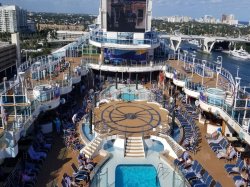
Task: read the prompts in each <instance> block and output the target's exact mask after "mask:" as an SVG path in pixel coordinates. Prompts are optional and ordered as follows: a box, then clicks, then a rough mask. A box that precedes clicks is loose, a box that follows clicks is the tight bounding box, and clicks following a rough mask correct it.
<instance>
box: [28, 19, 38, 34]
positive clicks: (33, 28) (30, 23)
mask: <svg viewBox="0 0 250 187" xmlns="http://www.w3.org/2000/svg"><path fill="white" fill-rule="evenodd" d="M27 26H28V30H29V31H30V32H36V30H37V29H36V23H35V22H34V21H33V20H28V21H27Z"/></svg>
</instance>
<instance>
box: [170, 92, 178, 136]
mask: <svg viewBox="0 0 250 187" xmlns="http://www.w3.org/2000/svg"><path fill="white" fill-rule="evenodd" d="M178 94H179V91H178V90H176V91H175V93H174V95H173V103H172V122H171V126H170V135H171V136H172V135H173V133H174V125H175V112H176V97H177V96H178Z"/></svg>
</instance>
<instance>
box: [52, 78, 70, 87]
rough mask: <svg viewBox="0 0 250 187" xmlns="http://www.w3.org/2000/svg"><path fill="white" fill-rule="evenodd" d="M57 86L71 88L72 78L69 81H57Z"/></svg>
mask: <svg viewBox="0 0 250 187" xmlns="http://www.w3.org/2000/svg"><path fill="white" fill-rule="evenodd" d="M55 82H56V84H58V86H59V87H69V86H71V85H72V80H71V78H70V79H68V80H56V81H55Z"/></svg>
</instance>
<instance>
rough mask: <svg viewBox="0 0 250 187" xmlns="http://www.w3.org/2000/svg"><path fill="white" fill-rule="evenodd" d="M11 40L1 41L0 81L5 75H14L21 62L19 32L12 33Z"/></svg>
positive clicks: (9, 76) (8, 76)
mask: <svg viewBox="0 0 250 187" xmlns="http://www.w3.org/2000/svg"><path fill="white" fill-rule="evenodd" d="M11 42H12V43H11V44H10V43H3V42H2V43H0V82H2V81H3V77H7V78H8V79H9V78H11V77H13V75H14V74H16V67H17V66H19V65H20V62H21V54H20V41H19V33H13V34H11Z"/></svg>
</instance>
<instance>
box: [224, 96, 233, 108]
mask: <svg viewBox="0 0 250 187" xmlns="http://www.w3.org/2000/svg"><path fill="white" fill-rule="evenodd" d="M225 103H226V104H227V105H229V106H233V103H234V97H233V95H229V94H227V96H226V99H225Z"/></svg>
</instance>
